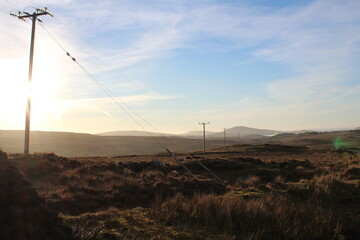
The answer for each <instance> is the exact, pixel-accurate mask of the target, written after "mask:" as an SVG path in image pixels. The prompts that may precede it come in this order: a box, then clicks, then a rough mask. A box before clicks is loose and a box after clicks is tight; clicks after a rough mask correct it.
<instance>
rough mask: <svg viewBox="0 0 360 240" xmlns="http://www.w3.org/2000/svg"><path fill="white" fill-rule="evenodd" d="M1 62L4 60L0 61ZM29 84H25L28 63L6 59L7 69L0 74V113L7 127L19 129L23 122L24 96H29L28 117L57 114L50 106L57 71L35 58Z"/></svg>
mask: <svg viewBox="0 0 360 240" xmlns="http://www.w3.org/2000/svg"><path fill="white" fill-rule="evenodd" d="M2 61H4V60H2ZM35 63H36V65H37V66H36V67H34V70H33V77H32V82H31V84H30V85H29V83H28V64H27V62H26V60H25V59H11V60H9V59H7V60H5V61H4V63H3V66H6V67H5V68H4V70H3V71H2V73H1V75H2V78H3V80H2V81H1V83H0V87H1V90H2V93H1V95H0V101H1V103H2V105H3V107H2V111H3V114H4V115H5V116H3V117H2V118H3V119H2V120H3V121H6V123H5V124H6V125H7V126H8V128H13V129H19V128H20V129H21V128H22V127H23V124H24V122H25V109H26V101H27V97H28V96H29V95H30V96H31V118H32V120H33V121H36V119H38V118H42V117H43V116H45V115H46V116H48V115H49V114H56V113H55V111H56V109H54V107H53V105H54V102H55V100H56V99H55V97H54V95H55V92H56V89H57V87H58V83H59V79H58V77H57V71H56V70H55V69H54V67H52V66H51V64H49V63H47V61H46V60H45V59H42V58H38V60H37V61H36V62H35Z"/></svg>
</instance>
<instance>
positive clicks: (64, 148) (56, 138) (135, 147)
mask: <svg viewBox="0 0 360 240" xmlns="http://www.w3.org/2000/svg"><path fill="white" fill-rule="evenodd" d="M154 137H155V138H156V139H157V140H156V141H154V139H153V138H151V137H149V136H146V137H144V136H99V135H93V134H85V133H70V132H42V131H32V132H31V134H30V152H31V153H34V152H53V153H56V154H58V155H62V156H66V157H86V156H118V155H129V154H130V155H131V154H153V153H160V152H165V151H166V149H165V148H169V149H170V150H172V151H175V152H181V151H185V152H188V151H197V150H201V149H202V146H203V142H202V139H190V138H189V139H188V138H180V137H176V136H175V137H171V136H169V137H167V139H164V138H161V137H156V136H154ZM235 143H236V142H234V141H229V144H235ZM175 145H176V146H177V147H174V146H175ZM206 146H207V147H208V149H211V148H215V147H220V146H223V141H222V140H216V139H214V140H211V139H208V141H207V142H206ZM0 150H3V151H5V152H8V153H21V152H23V150H24V131H20V130H16V131H12V130H0Z"/></svg>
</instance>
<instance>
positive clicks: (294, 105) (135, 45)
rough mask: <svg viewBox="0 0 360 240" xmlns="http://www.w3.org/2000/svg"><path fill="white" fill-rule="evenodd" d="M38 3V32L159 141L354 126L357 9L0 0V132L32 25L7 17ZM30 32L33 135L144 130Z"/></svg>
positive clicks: (352, 4) (354, 4)
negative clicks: (232, 130)
mask: <svg viewBox="0 0 360 240" xmlns="http://www.w3.org/2000/svg"><path fill="white" fill-rule="evenodd" d="M44 6H46V7H48V8H49V10H50V11H51V12H52V13H53V14H54V16H55V17H54V18H50V17H42V20H43V22H44V25H45V27H46V29H48V30H49V31H50V32H51V33H52V35H53V36H55V38H56V39H58V41H59V42H60V43H61V44H62V45H63V46H64V47H65V48H66V49H67V51H69V52H70V53H71V54H72V55H73V56H74V57H76V59H77V60H78V61H79V62H80V63H81V64H82V65H83V66H85V67H86V68H87V69H88V70H89V71H90V72H91V73H92V74H94V75H95V76H96V77H97V79H98V80H99V81H101V82H102V83H103V84H104V85H105V86H107V87H108V88H109V89H111V91H112V92H113V93H114V94H116V96H118V97H119V98H121V99H122V100H123V101H124V102H126V104H128V105H129V106H131V108H132V109H134V110H135V111H136V112H137V113H138V114H139V115H141V116H142V117H143V118H144V119H146V120H147V121H148V122H150V123H151V124H153V125H154V126H155V127H156V128H157V129H159V130H160V131H162V132H172V133H181V132H187V131H190V130H195V129H200V127H201V126H199V125H198V122H200V121H210V125H208V129H209V130H212V131H220V130H221V128H229V127H233V126H240V125H242V126H249V127H256V128H269V129H276V130H300V129H325V128H354V127H358V126H360V123H359V119H360V109H359V102H360V94H359V93H360V74H359V73H360V70H359V67H358V66H359V65H360V58H359V56H360V55H359V53H360V42H359V41H360V2H359V1H356V0H343V1H335V0H313V1H305V0H304V1H285V0H283V1H281V0H277V1H265V0H256V1H254V0H252V1H250V0H247V1H245V0H243V1H240V0H239V1H215V0H209V1H207V0H199V1H186V0H182V1H180V0H177V1H175V0H169V1H106V0H105V1H83V0H76V1H75V0H64V1H61V2H58V1H55V0H43V1H37V0H33V1H30V0H28V1H19V0H14V1H11V2H10V3H9V2H8V1H5V0H0V10H1V13H0V20H1V22H2V24H1V26H0V28H1V29H0V30H1V33H2V34H1V35H0V43H1V48H0V63H1V67H2V68H3V69H2V71H0V77H1V81H0V85H1V89H3V92H4V93H5V94H3V95H2V96H1V99H0V100H1V104H2V106H1V108H2V109H3V111H1V113H0V114H1V116H0V129H23V125H24V115H25V113H24V112H25V99H24V96H25V95H26V81H27V71H28V69H27V68H28V54H29V53H28V51H29V41H30V24H29V23H24V22H21V21H19V20H17V19H16V18H14V17H10V16H9V15H8V12H10V11H18V10H20V11H28V12H32V11H34V7H44ZM36 34H37V35H36V50H35V51H36V52H35V67H34V78H33V112H32V114H33V115H32V125H31V126H32V129H37V130H51V131H73V132H89V133H97V132H105V131H113V130H142V129H141V127H139V126H138V125H137V124H136V123H135V122H134V121H133V120H132V119H131V118H129V117H128V115H127V114H126V113H124V111H123V110H122V109H121V108H119V107H118V105H116V104H114V103H113V102H112V101H111V99H109V98H108V96H107V95H106V94H105V93H104V92H103V91H102V90H101V89H100V88H99V87H98V86H97V85H96V84H95V83H94V82H93V81H92V80H91V79H90V78H89V77H88V76H87V75H86V74H85V73H84V72H83V71H82V70H81V69H80V68H79V67H78V66H77V65H76V64H74V63H73V62H71V61H70V60H69V59H68V58H67V57H66V55H65V54H64V52H62V50H61V49H60V48H59V47H58V46H57V45H56V43H55V42H54V41H53V40H52V39H51V38H49V36H48V35H47V33H46V32H45V31H44V29H42V28H41V26H40V25H38V26H37V32H36ZM139 121H140V122H142V120H141V119H139ZM144 126H146V123H144ZM146 127H147V126H146ZM147 129H148V130H152V129H150V128H148V127H147Z"/></svg>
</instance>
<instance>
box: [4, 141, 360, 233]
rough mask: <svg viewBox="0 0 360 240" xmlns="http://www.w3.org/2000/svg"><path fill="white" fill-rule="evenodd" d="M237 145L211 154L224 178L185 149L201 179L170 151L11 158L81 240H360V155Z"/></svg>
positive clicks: (214, 166)
mask: <svg viewBox="0 0 360 240" xmlns="http://www.w3.org/2000/svg"><path fill="white" fill-rule="evenodd" d="M318 135H319V134H318ZM318 135H314V136H313V135H311V136H310V137H317V136H318ZM228 150H229V152H226V153H224V152H223V150H221V151H220V149H219V150H214V151H211V152H209V153H208V159H206V160H201V162H202V163H203V164H205V165H206V166H207V167H208V168H210V169H211V170H213V171H214V172H215V173H216V174H217V175H218V176H219V177H220V178H221V179H222V180H223V182H222V183H218V182H216V181H214V180H213V179H212V177H211V176H210V175H209V174H208V173H207V172H206V171H205V170H204V169H203V168H202V167H201V166H200V165H199V164H198V162H197V161H193V160H191V159H189V158H186V156H185V155H181V154H177V155H178V158H179V159H181V160H182V161H183V163H184V164H185V165H186V166H187V167H188V168H189V169H190V170H191V171H192V172H193V173H194V176H191V175H189V174H188V173H186V172H184V170H183V169H182V168H181V167H180V166H178V165H177V164H175V163H174V162H173V161H172V159H171V158H170V157H169V156H167V155H165V154H155V155H143V156H136V155H133V156H119V157H114V158H110V157H96V158H95V157H94V158H71V159H69V158H63V157H59V156H57V155H55V154H33V155H27V156H24V155H21V154H13V155H11V161H12V163H13V164H14V165H16V166H17V167H18V168H19V169H20V170H21V171H22V172H23V173H24V174H25V175H26V178H27V179H29V180H30V181H31V182H32V183H33V185H34V187H36V189H37V190H38V192H39V194H40V196H41V197H42V198H43V199H44V201H45V203H46V205H47V206H48V207H49V208H51V209H52V210H56V211H58V212H59V213H60V216H61V218H62V219H63V220H64V221H65V223H66V224H68V226H71V227H72V229H73V231H74V234H75V235H76V237H77V239H79V240H80V239H81V240H85V239H94V240H95V239H97V240H107V239H139V240H141V239H153V240H155V239H186V240H190V239H199V240H200V239H209V240H210V239H224V240H225V239H226V240H227V239H229V240H230V239H344V240H351V239H358V238H357V237H358V236H359V235H360V228H359V226H360V177H359V172H358V170H359V168H360V165H359V164H360V155H359V154H357V153H353V152H348V151H334V150H332V149H329V148H318V147H316V148H311V147H308V146H289V145H279V144H278V143H276V144H263V145H261V144H258V145H237V146H229V147H228ZM200 159H201V158H200ZM157 161H159V162H161V163H162V165H161V166H158V165H157V164H154V163H155V162H157Z"/></svg>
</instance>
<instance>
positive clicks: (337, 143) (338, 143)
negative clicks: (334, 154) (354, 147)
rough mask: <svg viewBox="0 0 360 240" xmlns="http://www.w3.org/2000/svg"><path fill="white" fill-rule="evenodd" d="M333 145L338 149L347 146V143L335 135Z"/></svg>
mask: <svg viewBox="0 0 360 240" xmlns="http://www.w3.org/2000/svg"><path fill="white" fill-rule="evenodd" d="M334 146H335V149H339V148H342V147H348V146H349V143H347V142H344V141H343V140H341V138H339V137H337V138H336V139H335V141H334Z"/></svg>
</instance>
